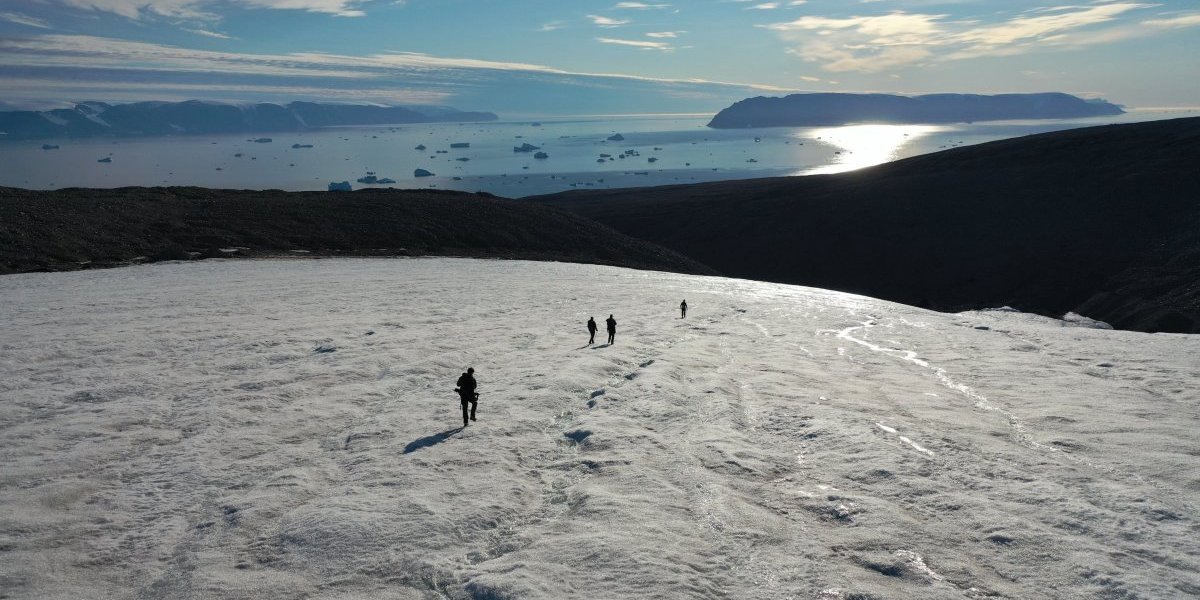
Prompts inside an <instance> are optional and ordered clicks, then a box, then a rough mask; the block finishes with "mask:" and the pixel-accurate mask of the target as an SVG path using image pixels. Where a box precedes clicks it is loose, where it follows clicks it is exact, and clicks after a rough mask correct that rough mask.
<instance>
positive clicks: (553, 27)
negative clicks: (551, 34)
mask: <svg viewBox="0 0 1200 600" xmlns="http://www.w3.org/2000/svg"><path fill="white" fill-rule="evenodd" d="M566 26H567V24H566V23H564V22H562V21H550V22H549V23H546V24H544V25H542V26H541V27H539V28H538V31H558V30H559V29H562V28H564V27H566Z"/></svg>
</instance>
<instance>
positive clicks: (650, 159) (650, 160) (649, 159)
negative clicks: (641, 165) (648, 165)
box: [646, 156, 658, 162]
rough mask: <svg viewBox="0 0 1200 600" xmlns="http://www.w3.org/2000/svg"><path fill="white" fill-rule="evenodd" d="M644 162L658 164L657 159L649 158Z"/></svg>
mask: <svg viewBox="0 0 1200 600" xmlns="http://www.w3.org/2000/svg"><path fill="white" fill-rule="evenodd" d="M646 162H658V159H657V158H654V157H653V156H651V157H650V158H647V159H646Z"/></svg>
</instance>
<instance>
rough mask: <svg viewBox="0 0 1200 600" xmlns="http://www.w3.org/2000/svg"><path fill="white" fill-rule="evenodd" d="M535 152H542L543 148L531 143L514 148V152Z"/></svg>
mask: <svg viewBox="0 0 1200 600" xmlns="http://www.w3.org/2000/svg"><path fill="white" fill-rule="evenodd" d="M534 150H541V148H539V147H537V146H534V145H533V144H530V143H529V142H525V143H524V144H521V145H520V146H513V152H533V151H534Z"/></svg>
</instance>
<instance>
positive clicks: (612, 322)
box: [604, 315, 617, 346]
mask: <svg viewBox="0 0 1200 600" xmlns="http://www.w3.org/2000/svg"><path fill="white" fill-rule="evenodd" d="M604 322H605V323H607V324H608V344H609V345H610V346H611V345H612V344H613V339H614V338H616V337H617V320H616V319H614V318H613V316H612V315H608V319H606V320H605V321H604Z"/></svg>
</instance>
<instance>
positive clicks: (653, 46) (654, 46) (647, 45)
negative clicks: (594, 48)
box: [596, 37, 675, 50]
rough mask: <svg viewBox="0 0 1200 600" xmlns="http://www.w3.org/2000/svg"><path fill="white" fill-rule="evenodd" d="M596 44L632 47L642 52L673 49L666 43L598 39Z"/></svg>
mask: <svg viewBox="0 0 1200 600" xmlns="http://www.w3.org/2000/svg"><path fill="white" fill-rule="evenodd" d="M596 41H597V42H601V43H604V44H616V45H618V46H633V47H635V48H641V49H643V50H674V49H675V48H674V47H673V46H671V45H670V44H668V43H667V42H649V41H646V40H621V39H615V38H606V37H598V38H596Z"/></svg>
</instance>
